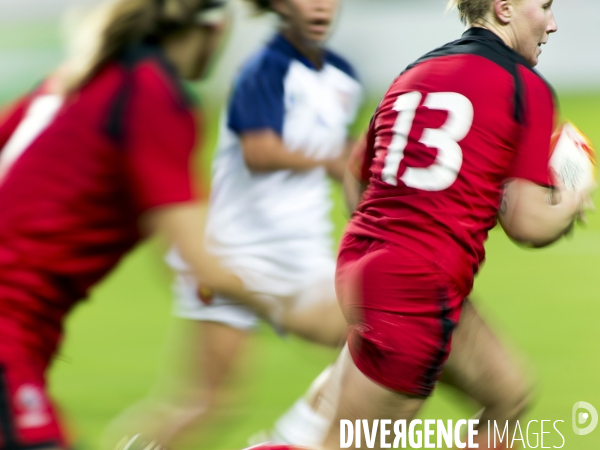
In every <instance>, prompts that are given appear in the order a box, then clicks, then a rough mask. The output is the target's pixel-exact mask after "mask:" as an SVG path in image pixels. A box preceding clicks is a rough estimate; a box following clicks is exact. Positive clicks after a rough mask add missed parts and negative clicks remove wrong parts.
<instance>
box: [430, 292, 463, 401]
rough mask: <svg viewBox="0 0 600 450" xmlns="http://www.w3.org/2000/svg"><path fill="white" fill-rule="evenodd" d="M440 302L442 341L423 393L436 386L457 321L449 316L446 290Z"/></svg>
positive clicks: (431, 365)
mask: <svg viewBox="0 0 600 450" xmlns="http://www.w3.org/2000/svg"><path fill="white" fill-rule="evenodd" d="M440 303H441V307H442V311H441V315H440V322H441V326H442V341H441V342H440V347H439V349H438V354H437V355H436V357H435V358H434V359H433V361H432V362H431V364H430V365H429V368H428V370H427V373H426V375H425V385H424V387H423V395H428V393H429V392H431V390H433V388H434V387H435V384H436V383H437V380H438V378H439V376H440V374H441V372H442V370H443V368H444V364H443V361H444V359H445V358H446V357H447V355H446V352H447V347H448V343H449V342H450V339H451V337H452V332H453V331H454V328H455V327H456V323H454V322H453V321H452V320H450V319H449V318H448V315H449V314H450V308H448V295H447V294H446V291H442V292H441V293H440Z"/></svg>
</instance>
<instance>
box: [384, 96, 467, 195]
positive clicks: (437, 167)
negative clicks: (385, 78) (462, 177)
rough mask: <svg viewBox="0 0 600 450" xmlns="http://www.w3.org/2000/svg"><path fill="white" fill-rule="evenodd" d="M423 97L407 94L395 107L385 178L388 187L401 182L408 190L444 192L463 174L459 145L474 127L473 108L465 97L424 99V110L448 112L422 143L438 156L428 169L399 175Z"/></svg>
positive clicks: (430, 97)
mask: <svg viewBox="0 0 600 450" xmlns="http://www.w3.org/2000/svg"><path fill="white" fill-rule="evenodd" d="M422 99H423V94H421V93H420V92H416V91H414V92H408V93H406V94H402V95H400V96H399V97H398V98H397V99H396V102H395V103H394V107H393V109H394V111H398V117H397V118H396V122H395V123H394V127H393V131H394V137H393V138H392V142H391V143H390V145H389V147H388V149H387V155H386V157H385V163H384V168H383V171H382V174H381V175H382V178H383V181H385V182H386V183H388V184H391V185H393V186H397V185H398V179H400V181H402V182H403V183H404V184H405V185H406V186H408V187H412V188H415V189H421V190H424V191H442V190H444V189H447V188H449V187H450V186H451V185H452V184H453V183H454V181H456V178H457V177H458V173H459V172H460V168H461V167H462V162H463V153H462V149H461V148H460V145H459V144H458V143H459V142H460V141H462V140H463V139H464V138H465V137H466V136H467V134H469V131H470V130H471V125H472V124H473V104H472V103H471V101H470V100H469V99H468V98H467V97H465V96H464V95H461V94H457V93H456V92H434V93H430V94H426V95H425V101H424V102H423V106H424V107H425V108H429V109H436V110H442V111H447V112H448V118H447V120H446V122H445V123H444V125H442V126H441V127H440V128H426V129H425V130H423V135H422V136H421V139H419V142H420V143H421V144H423V145H425V146H427V147H430V148H435V149H437V156H436V159H435V161H434V162H433V164H431V165H430V166H429V167H407V168H406V170H405V171H404V172H403V173H402V175H401V176H399V174H398V170H399V169H400V163H401V162H402V160H403V159H404V151H405V150H406V147H407V145H408V136H409V134H410V131H411V130H412V127H413V122H414V120H415V115H416V113H417V108H418V107H419V105H420V104H421V100H422Z"/></svg>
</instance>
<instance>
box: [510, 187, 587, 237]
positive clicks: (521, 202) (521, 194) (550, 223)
mask: <svg viewBox="0 0 600 450" xmlns="http://www.w3.org/2000/svg"><path fill="white" fill-rule="evenodd" d="M583 196H584V193H582V192H578V191H570V190H567V189H565V188H564V185H562V183H560V180H558V181H557V186H556V187H555V188H548V187H546V186H541V185H539V184H536V183H534V182H532V181H529V180H526V179H522V178H518V179H515V180H513V181H510V182H509V183H507V184H506V186H505V189H504V194H503V197H502V202H501V205H500V210H499V212H498V219H499V221H500V225H502V228H503V229H504V231H505V232H506V234H507V235H508V236H509V237H511V238H512V239H514V240H515V241H517V242H520V243H523V244H525V245H530V246H532V247H543V246H545V245H548V244H551V243H552V242H554V241H556V240H558V239H560V238H561V237H562V236H564V235H565V234H566V233H567V232H568V231H569V230H570V229H571V228H572V226H573V222H574V220H575V218H576V216H577V215H578V214H579V212H580V207H581V204H582V201H583Z"/></svg>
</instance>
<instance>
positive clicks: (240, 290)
mask: <svg viewBox="0 0 600 450" xmlns="http://www.w3.org/2000/svg"><path fill="white" fill-rule="evenodd" d="M205 218H206V207H205V206H203V205H200V204H197V203H189V204H179V205H172V206H166V207H162V208H159V209H158V210H156V211H153V212H152V213H151V215H150V224H151V227H152V228H153V230H154V231H156V232H158V233H159V234H161V235H162V236H164V237H165V238H166V239H167V241H168V243H169V244H170V245H175V246H176V248H177V250H178V251H179V253H180V255H181V257H182V258H183V260H184V261H185V262H186V264H187V265H188V266H189V267H190V269H191V270H192V272H193V273H194V276H195V277H196V279H198V280H199V282H201V283H203V284H205V285H207V286H208V287H210V288H211V289H212V290H215V291H218V292H220V293H222V294H224V295H226V296H227V297H230V298H234V299H238V300H240V301H242V302H247V301H248V293H247V292H246V291H245V289H244V286H243V284H242V282H241V281H240V279H239V278H238V277H237V276H235V275H234V274H232V273H231V272H229V271H228V270H226V269H225V268H224V267H223V266H222V264H221V262H220V260H219V259H218V258H217V257H215V256H214V255H212V254H211V253H209V252H208V251H207V250H206V249H205V245H204V223H205Z"/></svg>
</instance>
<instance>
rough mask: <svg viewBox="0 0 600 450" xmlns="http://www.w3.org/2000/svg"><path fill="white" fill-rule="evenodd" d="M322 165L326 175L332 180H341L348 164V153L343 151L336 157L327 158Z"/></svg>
mask: <svg viewBox="0 0 600 450" xmlns="http://www.w3.org/2000/svg"><path fill="white" fill-rule="evenodd" d="M324 166H325V169H326V170H327V175H329V176H330V177H331V178H333V179H334V180H337V181H340V182H341V181H342V180H343V179H344V174H345V173H346V167H347V166H348V155H346V154H345V153H343V154H342V155H340V156H338V157H337V158H333V159H327V160H325V163H324Z"/></svg>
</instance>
